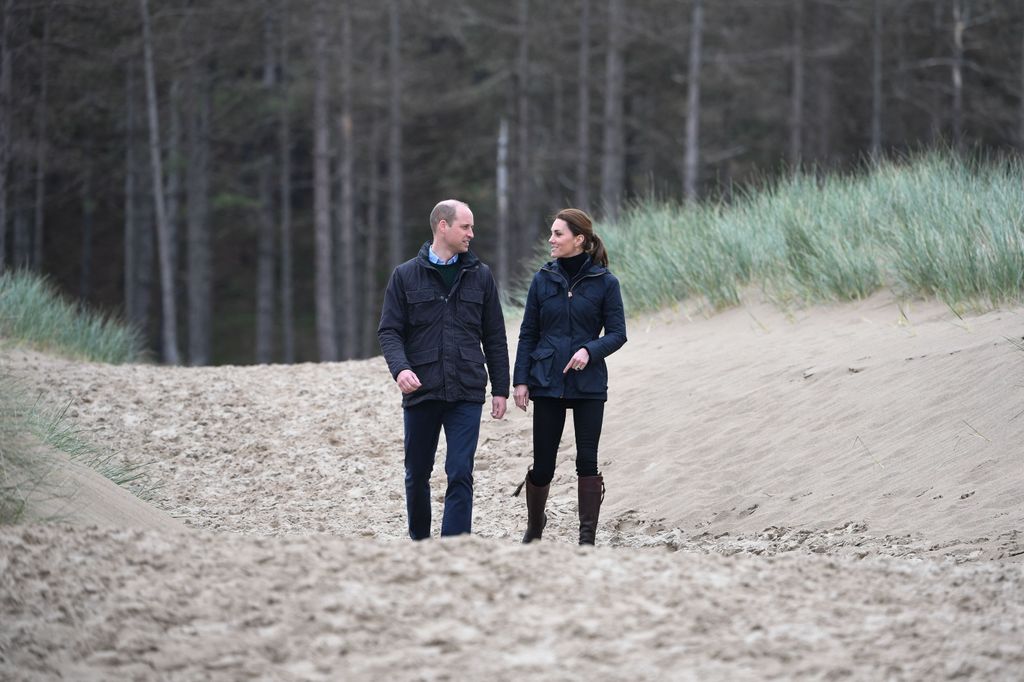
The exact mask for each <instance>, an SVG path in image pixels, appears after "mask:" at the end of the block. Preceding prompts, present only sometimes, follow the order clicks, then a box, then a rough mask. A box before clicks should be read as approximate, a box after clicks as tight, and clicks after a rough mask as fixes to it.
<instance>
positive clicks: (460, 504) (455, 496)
mask: <svg viewBox="0 0 1024 682" xmlns="http://www.w3.org/2000/svg"><path fill="white" fill-rule="evenodd" d="M404 412H405V504H406V509H407V511H408V514H409V537H411V538H412V539H413V540H422V539H424V538H428V537H430V473H431V471H433V469H434V455H435V453H436V452H437V442H438V438H439V437H440V435H441V428H442V427H444V436H445V440H446V441H447V442H448V453H447V455H446V457H445V462H444V471H445V473H446V474H447V475H448V490H447V491H446V492H445V494H444V518H443V519H442V520H441V535H442V536H445V535H459V534H460V533H469V532H470V531H471V530H472V523H473V456H474V454H475V453H476V443H477V438H478V437H479V435H480V415H481V413H482V412H483V405H482V404H481V403H474V402H467V401H462V402H448V401H444V400H427V401H424V402H421V403H418V404H416V405H413V406H412V407H407V408H405V410H404Z"/></svg>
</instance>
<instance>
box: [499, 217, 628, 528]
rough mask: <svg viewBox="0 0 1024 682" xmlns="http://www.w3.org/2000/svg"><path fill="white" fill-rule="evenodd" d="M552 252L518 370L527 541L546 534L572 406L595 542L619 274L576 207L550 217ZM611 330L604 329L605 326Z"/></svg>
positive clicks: (619, 330)
mask: <svg viewBox="0 0 1024 682" xmlns="http://www.w3.org/2000/svg"><path fill="white" fill-rule="evenodd" d="M548 243H549V244H550V245H551V257H552V258H553V259H554V260H552V261H549V262H548V263H546V264H545V265H544V266H543V267H542V268H541V269H540V271H539V272H537V274H536V275H534V278H533V282H532V283H531V284H530V291H529V293H528V294H527V299H526V309H525V310H524V311H523V323H522V326H521V327H520V329H519V348H518V350H517V351H516V364H515V371H514V376H513V383H514V384H515V394H514V395H515V402H516V406H517V407H519V408H520V409H521V410H526V407H527V404H528V403H529V401H530V400H533V403H534V410H533V467H532V468H531V470H530V471H528V472H527V473H526V478H525V480H524V481H523V484H522V485H520V486H519V488H518V489H516V494H517V495H518V494H519V492H520V490H522V488H523V486H525V487H526V506H527V512H528V520H527V528H526V533H525V535H524V536H523V542H524V543H528V542H532V541H533V540H539V539H540V538H541V535H542V533H543V531H544V526H545V524H546V523H547V517H546V516H545V514H544V506H545V503H546V501H547V496H548V490H549V489H550V486H551V479H552V477H553V476H554V473H555V460H556V459H557V455H558V443H559V441H560V440H561V438H562V430H563V429H564V427H565V412H566V410H568V409H571V410H572V411H573V422H574V424H575V427H576V474H577V476H578V477H579V514H580V544H581V545H592V544H594V540H595V536H596V533H597V520H598V516H599V513H600V510H601V502H602V500H603V499H604V478H603V477H602V476H601V474H600V473H599V472H598V467H597V446H598V441H599V440H600V438H601V425H602V423H603V420H604V403H605V401H606V400H607V399H608V367H607V366H606V365H605V358H606V357H607V356H609V355H611V354H612V353H614V352H615V351H616V350H618V349H619V348H620V347H622V344H624V343H625V342H626V320H625V314H624V312H623V306H622V295H621V293H620V291H619V281H618V280H617V279H616V278H615V276H614V275H612V274H611V272H609V270H608V254H607V253H606V252H605V249H604V244H603V242H602V241H601V238H600V237H598V236H597V235H596V234H594V227H593V221H592V220H591V219H590V216H589V215H587V214H586V213H585V212H584V211H581V210H579V209H577V208H566V209H562V210H561V211H559V212H558V214H557V215H556V216H555V220H554V222H552V223H551V237H550V238H549V239H548ZM602 330H604V335H603V336H602V335H601V331H602Z"/></svg>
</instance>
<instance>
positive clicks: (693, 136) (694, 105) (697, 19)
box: [683, 0, 704, 201]
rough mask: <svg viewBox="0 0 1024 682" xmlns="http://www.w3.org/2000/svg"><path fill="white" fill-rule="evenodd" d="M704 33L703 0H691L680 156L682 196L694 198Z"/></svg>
mask: <svg viewBox="0 0 1024 682" xmlns="http://www.w3.org/2000/svg"><path fill="white" fill-rule="evenodd" d="M703 34H704V5H703V0H693V12H692V14H691V19H690V63H689V64H688V66H687V88H686V152H685V156H684V158H683V196H684V197H685V198H686V199H688V200H691V201H692V200H695V199H696V198H697V171H698V165H697V164H698V160H699V156H700V71H701V42H702V38H703Z"/></svg>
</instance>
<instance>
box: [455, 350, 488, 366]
mask: <svg viewBox="0 0 1024 682" xmlns="http://www.w3.org/2000/svg"><path fill="white" fill-rule="evenodd" d="M459 355H461V356H462V359H463V360H469V361H470V362H479V363H480V364H483V362H484V352H483V351H482V350H480V346H463V347H462V348H459Z"/></svg>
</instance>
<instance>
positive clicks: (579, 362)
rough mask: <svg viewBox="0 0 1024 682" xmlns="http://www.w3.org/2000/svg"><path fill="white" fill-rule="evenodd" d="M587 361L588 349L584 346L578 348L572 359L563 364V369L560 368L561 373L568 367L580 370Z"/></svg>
mask: <svg viewBox="0 0 1024 682" xmlns="http://www.w3.org/2000/svg"><path fill="white" fill-rule="evenodd" d="M589 362H590V351H588V350H587V349H586V348H580V349H579V350H578V351H576V354H575V355H573V356H572V359H570V360H569V364H568V365H566V366H565V369H563V370H562V374H565V373H566V372H568V371H569V370H570V369H576V370H581V369H583V368H584V367H586V366H587V363H589Z"/></svg>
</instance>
